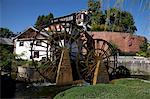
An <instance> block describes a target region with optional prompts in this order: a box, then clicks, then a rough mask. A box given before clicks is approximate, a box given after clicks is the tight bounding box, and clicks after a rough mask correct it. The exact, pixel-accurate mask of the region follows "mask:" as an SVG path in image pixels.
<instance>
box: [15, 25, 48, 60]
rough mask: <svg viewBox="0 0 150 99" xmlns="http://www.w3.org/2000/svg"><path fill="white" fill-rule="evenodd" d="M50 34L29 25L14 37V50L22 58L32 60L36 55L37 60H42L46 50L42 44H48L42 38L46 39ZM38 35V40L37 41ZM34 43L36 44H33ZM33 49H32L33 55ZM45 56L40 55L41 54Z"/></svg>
mask: <svg viewBox="0 0 150 99" xmlns="http://www.w3.org/2000/svg"><path fill="white" fill-rule="evenodd" d="M47 36H48V35H47V34H46V33H43V32H39V31H38V30H37V29H36V28H34V27H29V28H27V29H26V30H25V31H23V32H22V33H21V34H20V35H18V36H17V37H15V38H14V52H15V53H16V54H17V55H19V56H20V58H21V59H24V60H31V59H32V57H34V58H35V59H36V60H41V59H42V57H46V55H45V56H44V53H45V52H46V48H44V47H42V46H47V45H45V43H43V42H41V40H43V41H44V40H45V42H47V41H46V37H47ZM35 37H36V39H37V40H36V41H35ZM33 43H34V46H33ZM31 49H32V50H34V51H32V55H31ZM41 54H42V55H43V56H40V55H41Z"/></svg>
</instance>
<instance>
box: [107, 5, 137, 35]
mask: <svg viewBox="0 0 150 99" xmlns="http://www.w3.org/2000/svg"><path fill="white" fill-rule="evenodd" d="M105 16H107V23H108V26H109V28H108V31H116V32H127V33H131V34H133V33H134V32H135V31H136V30H137V29H136V26H135V25H134V24H135V22H134V19H133V16H132V15H131V13H129V12H127V11H121V10H120V9H117V8H111V9H108V10H106V11H105ZM108 16H109V17H108Z"/></svg>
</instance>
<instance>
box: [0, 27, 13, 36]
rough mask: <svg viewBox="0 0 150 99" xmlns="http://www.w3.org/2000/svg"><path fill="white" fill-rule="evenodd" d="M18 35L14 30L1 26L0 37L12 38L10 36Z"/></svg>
mask: <svg viewBox="0 0 150 99" xmlns="http://www.w3.org/2000/svg"><path fill="white" fill-rule="evenodd" d="M14 36H16V34H14V33H13V32H12V31H10V30H9V29H7V28H2V27H1V28H0V37H3V38H10V37H14Z"/></svg>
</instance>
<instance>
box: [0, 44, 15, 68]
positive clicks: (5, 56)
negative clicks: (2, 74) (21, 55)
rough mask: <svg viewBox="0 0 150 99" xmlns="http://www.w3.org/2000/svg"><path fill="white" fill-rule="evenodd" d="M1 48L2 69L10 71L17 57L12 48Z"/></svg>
mask: <svg viewBox="0 0 150 99" xmlns="http://www.w3.org/2000/svg"><path fill="white" fill-rule="evenodd" d="M0 48H1V49H0V53H1V55H0V60H1V62H0V67H1V68H2V69H7V70H8V69H10V67H11V63H12V60H14V57H15V55H14V54H12V52H11V51H10V49H12V46H6V45H0Z"/></svg>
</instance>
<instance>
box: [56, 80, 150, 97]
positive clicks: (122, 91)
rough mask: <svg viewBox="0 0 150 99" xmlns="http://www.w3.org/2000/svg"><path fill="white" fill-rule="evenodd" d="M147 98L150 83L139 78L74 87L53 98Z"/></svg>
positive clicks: (149, 94) (149, 91)
mask: <svg viewBox="0 0 150 99" xmlns="http://www.w3.org/2000/svg"><path fill="white" fill-rule="evenodd" d="M93 98H94V99H149V98H150V83H146V82H143V81H141V80H139V79H134V80H133V79H119V80H114V81H112V83H111V84H97V85H95V86H83V87H74V88H71V89H69V90H66V91H64V92H61V93H59V94H58V95H57V96H56V97H55V99H93Z"/></svg>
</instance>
